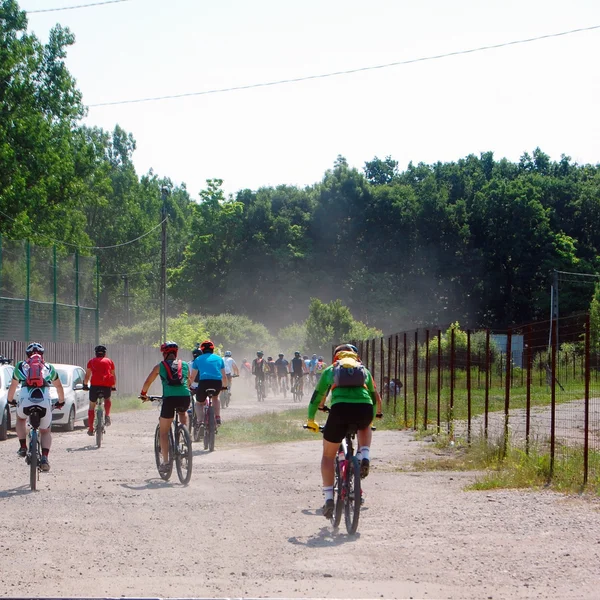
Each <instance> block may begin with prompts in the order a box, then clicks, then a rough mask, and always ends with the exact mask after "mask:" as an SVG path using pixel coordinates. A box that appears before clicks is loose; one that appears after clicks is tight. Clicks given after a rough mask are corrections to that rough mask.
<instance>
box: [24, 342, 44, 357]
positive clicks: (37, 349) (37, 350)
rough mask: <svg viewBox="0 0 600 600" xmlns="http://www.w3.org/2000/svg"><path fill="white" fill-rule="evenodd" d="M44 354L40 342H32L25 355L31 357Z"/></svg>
mask: <svg viewBox="0 0 600 600" xmlns="http://www.w3.org/2000/svg"><path fill="white" fill-rule="evenodd" d="M44 352H45V350H44V346H42V345H41V344H40V343H39V342H31V344H29V346H27V348H26V349H25V354H27V356H31V355H32V354H44Z"/></svg>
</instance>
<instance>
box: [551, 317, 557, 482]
mask: <svg viewBox="0 0 600 600" xmlns="http://www.w3.org/2000/svg"><path fill="white" fill-rule="evenodd" d="M552 327H553V328H554V332H553V333H554V335H553V336H552V368H551V377H552V380H551V382H550V478H552V476H553V475H554V451H555V443H556V337H557V335H558V319H554V320H553V322H552Z"/></svg>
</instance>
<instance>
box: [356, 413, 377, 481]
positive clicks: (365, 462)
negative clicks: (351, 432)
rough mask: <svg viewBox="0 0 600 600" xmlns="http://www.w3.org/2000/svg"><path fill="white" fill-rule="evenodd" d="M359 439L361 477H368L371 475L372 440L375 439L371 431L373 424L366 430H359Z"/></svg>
mask: <svg viewBox="0 0 600 600" xmlns="http://www.w3.org/2000/svg"><path fill="white" fill-rule="evenodd" d="M356 435H357V437H358V452H359V454H360V455H361V460H360V476H361V477H366V476H367V475H368V474H369V467H370V463H371V453H370V448H371V439H372V438H373V432H372V431H371V424H370V423H369V426H368V427H365V428H364V429H359V430H358V432H357V434H356Z"/></svg>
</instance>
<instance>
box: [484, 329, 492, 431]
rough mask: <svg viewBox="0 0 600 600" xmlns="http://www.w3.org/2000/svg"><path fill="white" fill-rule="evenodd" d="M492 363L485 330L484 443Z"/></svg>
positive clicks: (488, 332) (488, 410) (488, 331)
mask: <svg viewBox="0 0 600 600" xmlns="http://www.w3.org/2000/svg"><path fill="white" fill-rule="evenodd" d="M491 363H492V361H491V357H490V330H489V329H486V330H485V400H484V404H485V406H484V409H483V437H484V438H485V440H486V442H487V439H488V425H489V412H490V378H491V375H492V374H491V367H492V364H491Z"/></svg>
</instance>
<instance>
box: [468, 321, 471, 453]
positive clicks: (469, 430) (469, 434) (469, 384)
mask: <svg viewBox="0 0 600 600" xmlns="http://www.w3.org/2000/svg"><path fill="white" fill-rule="evenodd" d="M470 443H471V330H470V329H467V444H470Z"/></svg>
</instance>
